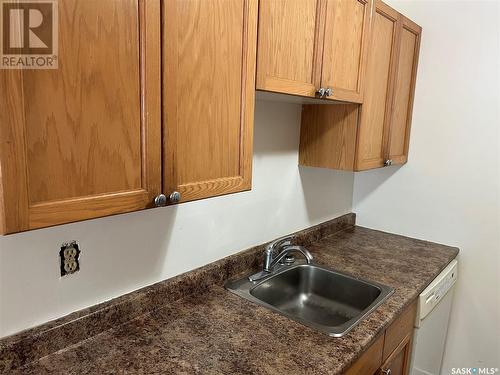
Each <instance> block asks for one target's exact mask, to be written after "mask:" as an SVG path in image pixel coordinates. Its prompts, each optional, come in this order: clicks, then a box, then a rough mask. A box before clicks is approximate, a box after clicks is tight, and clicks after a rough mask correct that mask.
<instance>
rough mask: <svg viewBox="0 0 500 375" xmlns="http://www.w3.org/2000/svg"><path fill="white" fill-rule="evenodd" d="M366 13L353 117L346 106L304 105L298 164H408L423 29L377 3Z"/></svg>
mask: <svg viewBox="0 0 500 375" xmlns="http://www.w3.org/2000/svg"><path fill="white" fill-rule="evenodd" d="M371 14H372V17H371V26H370V29H371V32H370V33H371V40H370V45H369V47H370V48H369V53H368V55H367V62H366V72H365V74H364V88H363V92H364V97H363V103H362V104H361V105H360V106H358V107H357V108H356V110H357V111H358V114H357V115H354V114H353V111H354V109H353V107H352V105H347V104H337V105H331V106H326V105H314V106H310V105H308V106H304V107H303V114H302V128H301V141H300V150H299V153H300V155H299V161H300V164H301V165H306V166H315V167H323V168H332V169H347V170H355V171H362V170H367V169H372V168H379V167H383V166H384V165H392V164H402V163H405V162H406V161H407V157H408V144H409V140H410V124H411V117H412V112H413V96H414V92H415V79H416V74H417V62H418V52H419V47H420V36H421V31H422V29H421V28H420V26H418V25H417V24H415V23H414V22H412V21H410V20H409V19H407V18H406V17H404V16H402V15H401V14H399V13H398V12H396V11H395V10H394V9H392V8H391V7H389V6H388V5H386V4H385V3H383V2H382V1H380V0H374V2H373V4H372V12H371ZM325 45H326V44H325ZM334 92H335V90H334ZM312 107H314V108H312ZM311 114H313V115H311ZM352 159H353V162H351V160H352Z"/></svg>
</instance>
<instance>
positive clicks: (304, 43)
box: [257, 0, 372, 103]
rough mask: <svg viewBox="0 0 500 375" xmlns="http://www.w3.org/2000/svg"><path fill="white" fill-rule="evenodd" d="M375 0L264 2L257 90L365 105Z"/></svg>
mask: <svg viewBox="0 0 500 375" xmlns="http://www.w3.org/2000/svg"><path fill="white" fill-rule="evenodd" d="M371 1H372V0H261V1H260V10H259V44H258V53H257V55H258V64H257V89H259V90H266V91H273V92H279V93H285V94H293V95H301V96H307V97H315V96H316V91H317V90H318V89H319V88H320V87H324V88H331V89H332V92H333V94H332V95H331V96H330V97H329V98H330V99H334V100H341V101H348V102H356V103H360V102H362V99H363V91H362V83H363V72H364V65H365V61H366V51H367V44H368V37H369V25H370V6H371Z"/></svg>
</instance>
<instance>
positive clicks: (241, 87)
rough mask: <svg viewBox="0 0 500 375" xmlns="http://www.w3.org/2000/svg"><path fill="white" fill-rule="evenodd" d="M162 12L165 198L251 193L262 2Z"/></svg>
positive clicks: (170, 1)
mask: <svg viewBox="0 0 500 375" xmlns="http://www.w3.org/2000/svg"><path fill="white" fill-rule="evenodd" d="M163 6H164V9H163V136H164V138H163V140H164V152H163V187H164V192H165V194H167V195H169V194H171V193H172V192H174V191H177V192H179V193H180V195H181V201H189V200H194V199H200V198H207V197H212V196H216V195H222V194H227V193H233V192H238V191H243V190H248V189H250V187H251V176H252V173H251V172H252V148H253V141H252V134H253V133H252V131H253V112H254V97H255V60H256V55H255V53H256V36H257V0H210V1H207V0H191V1H185V0H165V1H164V3H163Z"/></svg>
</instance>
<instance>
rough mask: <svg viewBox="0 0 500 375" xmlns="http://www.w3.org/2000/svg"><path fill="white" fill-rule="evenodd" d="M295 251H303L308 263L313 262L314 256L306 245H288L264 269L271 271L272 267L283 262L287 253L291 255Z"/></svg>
mask: <svg viewBox="0 0 500 375" xmlns="http://www.w3.org/2000/svg"><path fill="white" fill-rule="evenodd" d="M294 252H296V253H301V254H302V255H303V256H304V258H306V262H307V264H311V262H312V260H313V256H312V255H311V253H310V252H309V251H308V250H307V249H306V248H305V247H303V246H287V247H285V248H284V249H283V251H282V252H281V253H279V255H278V256H277V257H276V258H275V259H273V261H272V262H271V264H269V266H268V267H265V268H264V271H266V272H271V271H272V269H273V268H274V266H276V264H278V263H279V262H281V261H282V260H283V258H285V257H286V256H287V255H290V254H291V253H294Z"/></svg>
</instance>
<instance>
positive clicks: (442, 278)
mask: <svg viewBox="0 0 500 375" xmlns="http://www.w3.org/2000/svg"><path fill="white" fill-rule="evenodd" d="M457 265H458V262H457V260H456V259H454V260H452V261H451V262H450V264H448V266H447V267H446V268H445V269H444V270H443V271H442V272H441V273H440V274H439V275H438V276H437V277H436V278H435V279H434V280H433V281H432V282H431V283H430V284H429V286H428V287H427V288H425V290H424V291H423V292H422V293H421V294H420V297H419V301H418V304H419V308H418V317H417V319H420V320H423V319H424V318H425V317H426V316H427V314H429V313H430V312H431V311H432V309H433V308H434V307H435V306H436V305H437V304H438V303H439V301H440V300H441V299H442V298H443V297H444V296H445V295H446V293H447V292H448V291H449V290H450V289H451V287H452V286H453V285H454V284H455V282H456V280H457V269H458V267H457Z"/></svg>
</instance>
